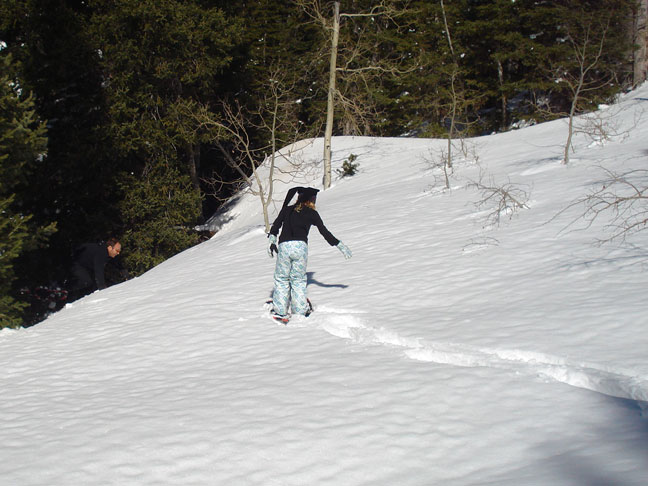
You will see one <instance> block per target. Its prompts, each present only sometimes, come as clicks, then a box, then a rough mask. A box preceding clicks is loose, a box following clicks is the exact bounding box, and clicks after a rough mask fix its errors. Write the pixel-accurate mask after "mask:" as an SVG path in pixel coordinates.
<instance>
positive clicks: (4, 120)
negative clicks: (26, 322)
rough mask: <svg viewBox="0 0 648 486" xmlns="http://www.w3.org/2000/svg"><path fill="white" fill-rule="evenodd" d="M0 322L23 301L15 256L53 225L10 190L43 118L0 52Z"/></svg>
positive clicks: (31, 156) (34, 153)
mask: <svg viewBox="0 0 648 486" xmlns="http://www.w3.org/2000/svg"><path fill="white" fill-rule="evenodd" d="M0 68H1V69H0V328H2V327H17V326H19V325H20V324H21V323H22V315H21V313H22V310H23V309H24V307H25V304H24V303H22V302H20V301H19V300H17V299H16V295H15V292H13V289H12V283H13V281H14V280H15V278H16V271H15V269H16V266H15V265H16V260H17V259H18V257H19V256H21V255H22V254H23V253H24V252H25V251H26V250H28V249H30V248H31V247H33V246H35V245H37V244H38V243H39V242H41V241H43V240H44V239H46V238H47V236H48V235H50V234H51V233H52V232H53V231H54V229H55V225H53V224H52V225H48V226H46V227H39V226H37V225H35V224H34V222H33V221H32V215H31V214H29V213H27V212H25V211H24V208H22V207H21V204H20V200H19V199H17V194H16V191H18V190H20V185H21V184H23V183H24V182H25V180H26V176H27V175H28V174H29V172H31V171H32V170H34V168H35V166H36V165H37V164H38V163H39V160H41V159H42V157H43V156H44V155H45V150H46V137H45V124H44V123H43V122H42V121H40V120H39V119H38V117H37V115H36V113H35V111H34V100H33V98H32V97H31V96H29V95H24V93H23V90H22V87H21V86H20V84H19V83H18V81H17V78H16V77H12V76H10V73H12V72H14V71H15V69H14V66H13V65H12V58H11V56H10V55H6V54H2V53H0Z"/></svg>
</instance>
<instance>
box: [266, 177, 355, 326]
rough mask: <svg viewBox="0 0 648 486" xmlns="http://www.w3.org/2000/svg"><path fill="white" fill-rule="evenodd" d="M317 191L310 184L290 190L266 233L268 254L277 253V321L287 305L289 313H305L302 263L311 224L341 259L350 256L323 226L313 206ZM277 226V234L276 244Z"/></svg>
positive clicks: (274, 312) (275, 277)
mask: <svg viewBox="0 0 648 486" xmlns="http://www.w3.org/2000/svg"><path fill="white" fill-rule="evenodd" d="M295 192H297V193H299V196H298V198H297V203H296V204H295V205H294V206H289V205H288V204H289V203H290V201H291V200H292V198H293V197H294V195H295ZM318 192H319V191H318V190H317V189H314V188H312V187H295V188H292V189H290V191H288V194H286V199H285V200H284V203H283V207H282V208H281V211H280V212H279V215H278V216H277V219H276V220H275V221H274V223H273V224H272V228H271V229H270V233H269V234H268V238H269V243H268V254H269V255H270V257H272V256H273V255H274V253H277V264H276V266H275V273H274V291H273V293H272V306H273V315H274V316H275V318H276V319H278V320H283V319H285V318H286V316H287V314H288V306H289V305H290V307H291V309H292V313H293V314H299V315H307V314H308V312H309V308H310V306H309V304H308V299H307V297H306V283H307V278H306V264H307V261H308V232H309V231H310V228H311V226H315V227H317V229H318V230H319V232H320V234H321V235H322V236H323V237H324V239H325V240H326V241H327V242H328V243H329V245H331V246H335V247H337V248H338V249H339V250H340V251H341V252H342V254H343V255H344V257H345V258H347V259H348V258H351V250H349V248H348V247H347V246H346V245H344V243H342V242H341V241H340V240H338V239H337V238H336V237H335V236H333V234H332V233H331V232H330V231H329V230H328V229H327V228H326V226H324V223H323V222H322V218H321V217H320V215H319V213H318V212H317V210H316V209H315V201H316V199H317V193H318ZM280 228H281V235H280V236H279V246H278V247H277V235H279V229H280Z"/></svg>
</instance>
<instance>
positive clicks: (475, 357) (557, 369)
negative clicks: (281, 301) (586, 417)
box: [293, 306, 648, 413]
mask: <svg viewBox="0 0 648 486" xmlns="http://www.w3.org/2000/svg"><path fill="white" fill-rule="evenodd" d="M363 315H366V314H365V313H363V312H361V311H349V310H348V309H336V308H333V307H328V306H320V307H317V312H316V313H314V314H313V315H312V316H311V317H310V318H308V322H307V323H306V324H302V325H308V324H310V323H311V322H312V324H313V325H315V326H317V327H318V328H320V329H322V330H324V331H326V332H328V333H329V334H332V335H333V336H337V337H340V338H344V339H349V340H351V341H353V342H355V343H359V344H380V345H388V346H391V347H397V348H404V354H405V355H406V356H407V357H408V358H410V359H413V360H417V361H423V362H430V363H439V364H446V365H452V366H462V367H485V368H497V369H502V370H509V371H511V372H514V373H518V374H524V375H527V376H540V377H542V378H544V379H548V380H552V381H556V382H559V383H564V384H566V385H570V386H575V387H578V388H583V389H586V390H590V391H594V392H598V393H603V394H605V395H609V396H612V397H617V398H625V399H629V400H634V401H636V402H637V403H638V406H639V407H640V408H641V409H642V410H643V412H644V413H648V378H647V377H642V376H637V375H636V374H634V373H632V372H631V371H628V370H620V369H614V368H606V367H602V366H599V365H596V364H594V363H585V362H571V361H569V360H567V359H565V358H561V357H559V356H552V355H550V354H545V353H538V352H535V351H527V350H520V349H493V348H480V347H476V346H471V345H467V344H460V343H441V342H436V343H434V342H427V341H426V340H424V339H421V338H411V337H408V338H404V337H402V336H399V334H398V333H397V332H394V331H392V330H389V329H386V328H385V327H374V326H372V325H370V324H367V323H366V321H367V320H368V319H367V318H363V317H362V316H363ZM301 322H302V323H304V322H305V320H304V319H302V320H301ZM293 324H294V322H293Z"/></svg>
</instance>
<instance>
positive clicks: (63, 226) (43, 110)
mask: <svg viewBox="0 0 648 486" xmlns="http://www.w3.org/2000/svg"><path fill="white" fill-rule="evenodd" d="M1 5H2V9H3V10H2V14H0V38H2V39H3V40H4V41H5V42H6V43H7V49H6V50H7V51H8V52H11V54H12V55H13V57H14V59H16V60H19V61H20V74H21V80H22V82H23V84H24V87H25V89H27V90H29V91H30V92H33V93H34V95H35V108H36V110H37V112H38V114H39V115H40V117H41V118H43V119H46V120H47V137H48V140H47V148H48V150H47V157H45V158H44V159H43V160H42V161H41V162H40V163H39V165H38V170H37V171H33V172H31V173H29V175H28V179H27V180H26V181H25V183H24V187H25V190H24V191H21V194H20V197H19V200H20V203H21V204H22V206H23V207H24V208H25V210H27V211H28V212H29V213H31V214H33V215H34V221H35V222H36V223H38V224H41V225H45V224H48V222H50V221H56V222H57V228H58V232H57V233H56V234H55V235H53V237H52V238H51V240H50V245H48V246H47V247H39V248H35V249H33V250H32V251H29V252H27V253H24V254H23V256H22V257H21V258H20V267H21V275H20V278H21V281H22V283H23V284H24V285H26V286H30V287H33V286H36V285H37V284H38V285H40V284H49V283H50V282H51V281H58V282H59V283H61V284H62V283H63V280H64V279H65V269H66V267H67V266H68V265H69V263H70V261H69V260H70V258H71V253H72V249H73V248H74V247H76V246H77V245H78V244H80V243H83V242H87V241H96V240H98V239H103V238H105V237H106V235H108V234H110V233H112V232H113V231H114V229H115V228H116V227H117V226H118V220H117V217H116V211H115V210H114V201H115V197H116V188H117V186H116V182H115V174H116V173H118V171H119V164H120V160H119V159H118V158H117V157H115V152H114V150H113V149H112V144H111V143H109V140H108V139H107V138H106V136H105V131H106V130H105V128H104V124H105V118H106V117H105V103H104V100H103V93H102V88H101V83H102V78H101V71H100V70H99V69H98V61H99V57H98V55H97V51H96V50H95V49H94V48H93V46H92V43H91V39H90V37H89V34H88V32H87V26H86V24H87V21H86V19H87V17H88V15H89V10H88V6H87V2H80V1H73V0H7V1H4V2H1Z"/></svg>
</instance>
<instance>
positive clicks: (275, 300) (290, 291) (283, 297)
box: [272, 241, 308, 316]
mask: <svg viewBox="0 0 648 486" xmlns="http://www.w3.org/2000/svg"><path fill="white" fill-rule="evenodd" d="M307 262H308V245H307V244H306V242H304V241H284V242H283V243H280V244H279V253H278V254H277V265H276V266H275V273H274V292H273V293H272V305H273V307H274V311H275V312H276V313H277V314H279V315H282V316H285V315H286V314H288V305H289V304H290V305H291V308H292V313H293V314H300V315H304V314H306V311H307V310H308V301H307V300H306V282H307V277H306V264H307Z"/></svg>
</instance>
